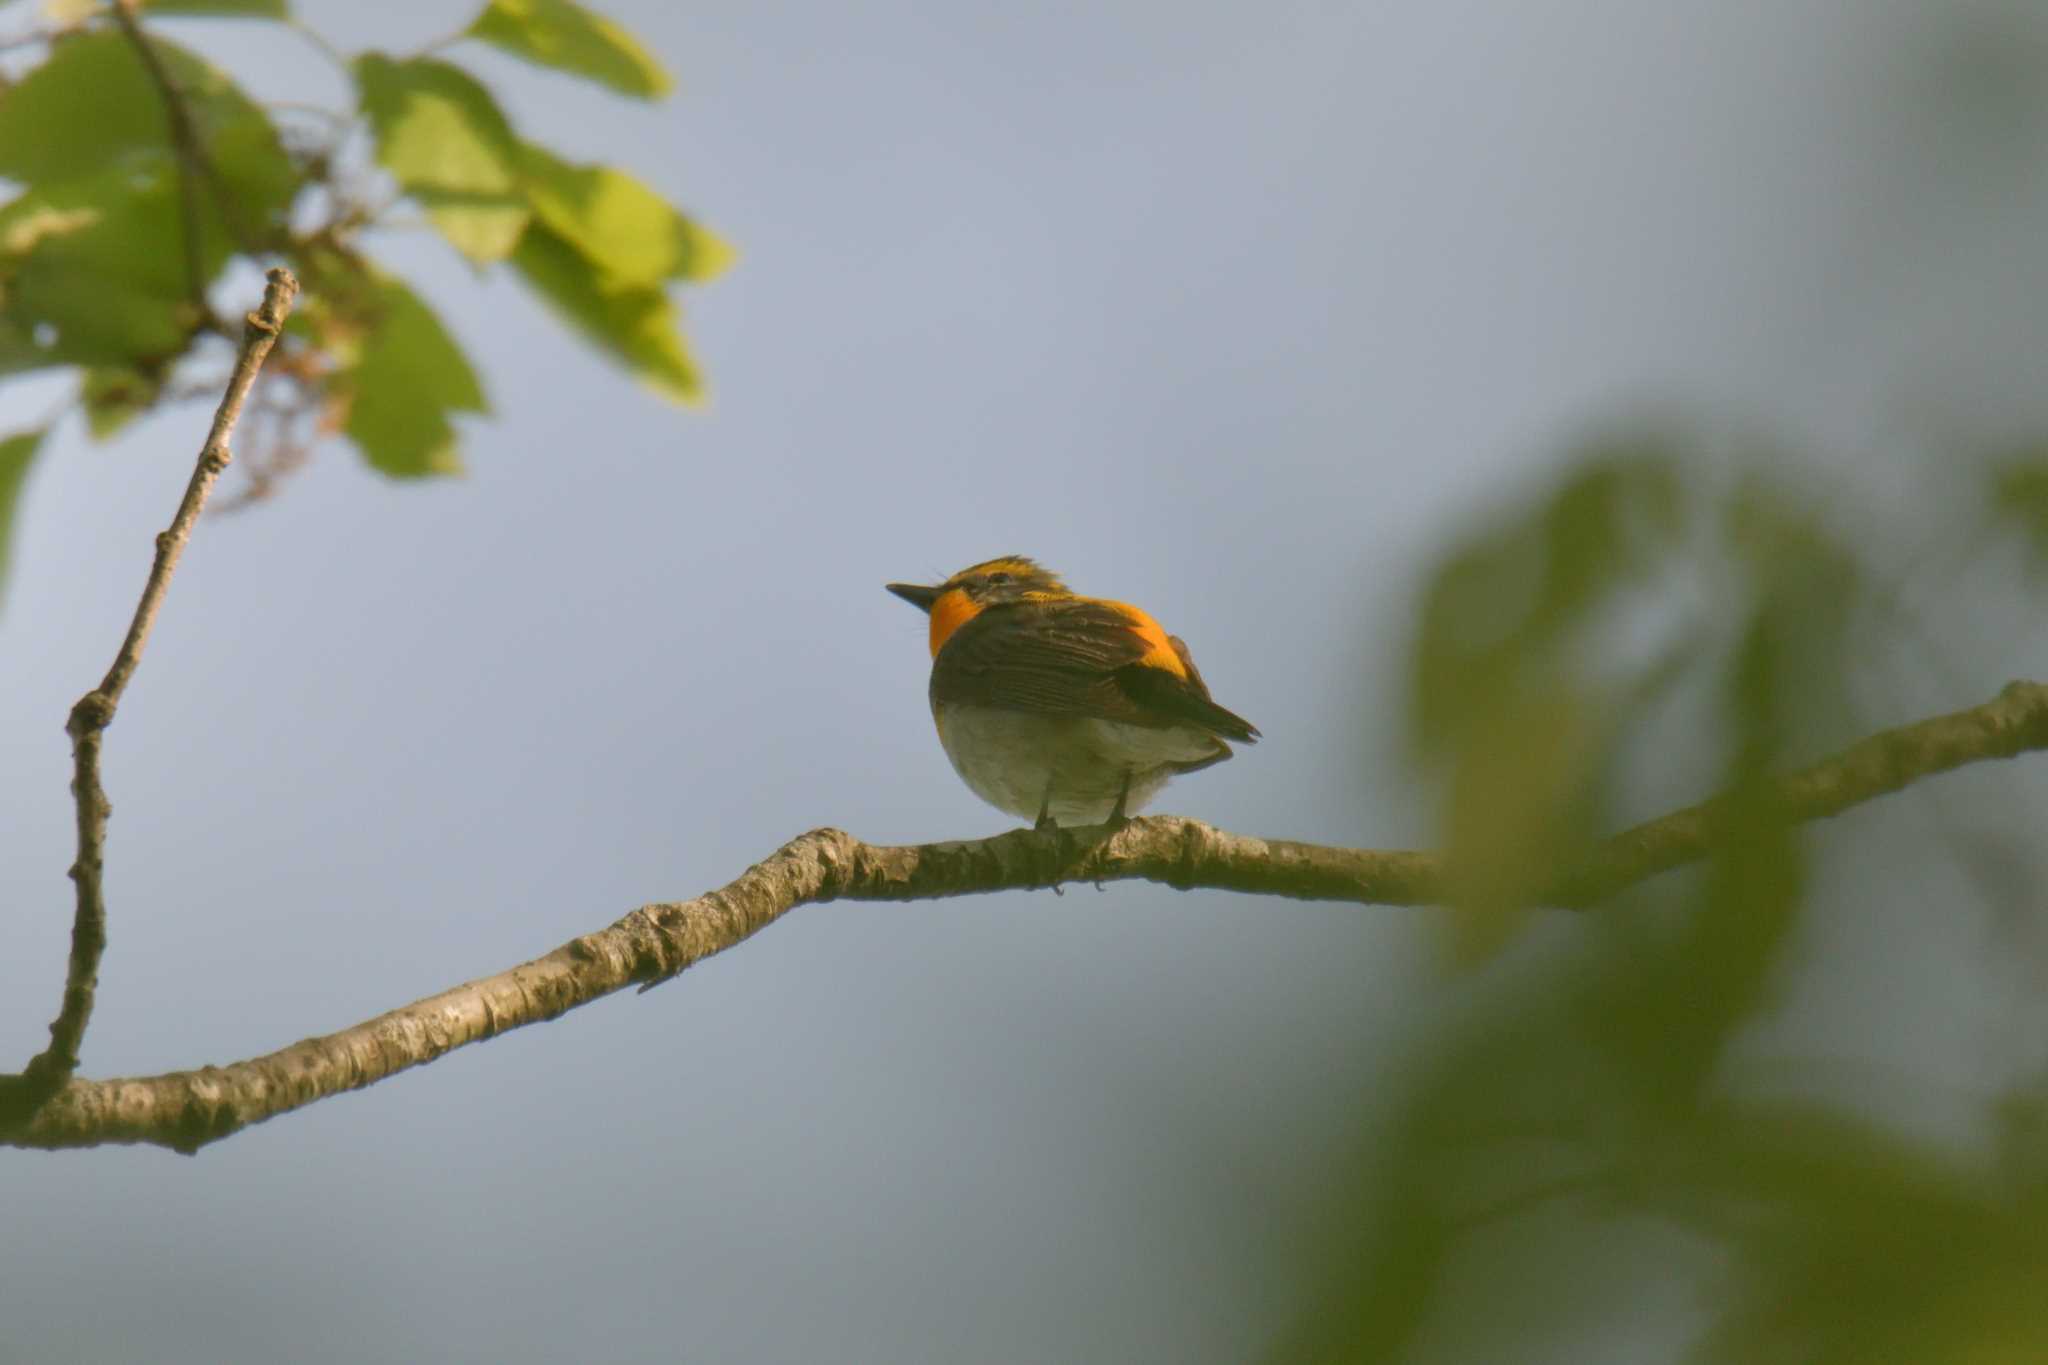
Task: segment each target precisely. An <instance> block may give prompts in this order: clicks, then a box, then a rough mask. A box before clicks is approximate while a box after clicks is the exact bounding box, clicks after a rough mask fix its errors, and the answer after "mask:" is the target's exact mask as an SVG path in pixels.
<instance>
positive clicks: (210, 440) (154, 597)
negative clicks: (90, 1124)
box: [0, 269, 299, 1117]
mask: <svg viewBox="0 0 2048 1365" xmlns="http://www.w3.org/2000/svg"><path fill="white" fill-rule="evenodd" d="M298 289H299V282H298V281H297V280H296V279H294V278H293V277H292V273H291V272H290V271H289V270H284V269H277V270H273V271H271V272H270V283H269V286H268V287H267V288H266V289H265V290H264V291H263V304H262V307H260V308H259V309H258V310H257V311H256V312H254V313H251V314H249V315H248V317H247V319H246V320H245V323H244V326H243V330H242V349H241V352H240V353H239V354H238V355H237V356H236V358H235V369H234V373H233V374H232V375H231V376H230V377H229V379H228V389H227V393H226V395H225V396H224V397H222V399H221V401H220V407H219V409H218V410H217V411H216V412H215V413H214V415H213V426H212V429H211V430H209V431H208V433H207V436H206V444H205V445H204V446H202V447H200V451H199V460H198V462H197V464H195V465H194V466H193V469H192V478H191V480H190V481H189V482H188V483H187V484H186V485H185V496H184V498H183V499H181V500H180V501H179V503H178V511H177V514H176V515H175V516H173V517H172V518H171V524H170V527H169V529H167V530H165V531H164V532H163V533H162V534H160V535H158V536H157V538H156V559H155V562H154V563H153V564H152V565H151V566H150V571H149V581H148V582H147V583H146V584H144V585H143V589H142V598H141V600H140V601H139V602H137V603H136V604H135V617H134V619H133V620H132V621H130V622H129V625H128V634H127V637H126V638H125V639H123V640H122V641H121V648H120V650H119V652H117V653H116V654H115V655H114V662H113V665H112V666H111V667H109V668H108V669H107V674H106V676H105V677H104V678H102V679H101V680H100V685H99V686H98V687H96V688H94V689H93V690H92V691H90V692H88V693H86V694H85V695H84V696H83V697H80V698H79V699H78V703H77V705H75V706H73V707H72V708H71V718H70V720H69V721H68V722H67V723H66V725H65V729H66V731H68V732H69V734H70V735H71V762H72V778H71V793H72V796H73V798H74V799H75V800H76V802H77V808H78V857H77V859H76V861H74V862H73V863H72V865H71V880H72V881H73V882H74V883H76V885H77V907H76V910H75V912H74V917H73V920H72V926H71V959H70V964H69V967H68V969H67V971H66V973H65V980H64V1004H63V1007H62V1009H61V1010H60V1011H59V1013H58V1015H57V1018H56V1020H55V1022H53V1023H52V1024H51V1025H50V1046H49V1047H48V1048H46V1049H45V1050H44V1051H42V1052H41V1053H39V1054H37V1055H36V1056H35V1057H34V1058H33V1059H32V1060H31V1061H30V1062H29V1064H28V1066H27V1067H26V1068H24V1069H23V1071H22V1074H21V1075H20V1076H18V1077H0V1117H4V1115H5V1114H6V1113H7V1112H8V1111H9V1109H10V1107H11V1106H18V1105H22V1104H26V1105H28V1106H33V1105H35V1104H38V1103H40V1102H41V1101H42V1100H44V1099H47V1098H48V1097H49V1096H50V1095H51V1094H54V1093H55V1092H56V1091H57V1090H59V1089H61V1088H62V1087H63V1086H64V1084H65V1083H66V1082H67V1081H69V1080H70V1079H71V1076H72V1074H73V1073H74V1072H75V1071H76V1070H77V1069H78V1049H79V1045H80V1044H81V1043H82V1042H83V1041H84V1038H85V1027H86V1024H87V1022H88V1021H89V1020H90V1019H91V1018H92V1007H93V995H94V991H95V990H96V988H97V986H98V982H99V964H100V954H101V953H102V952H103V951H104V950H105V948H106V944H107V905H106V896H105V891H104V888H103V886H102V880H101V874H102V870H103V850H104V847H105V844H106V837H107V817H108V815H109V814H110V813H111V811H112V807H111V806H110V805H109V804H108V802H107V794H106V792H105V790H104V789H102V787H101V786H100V736H101V734H102V733H103V732H104V731H105V730H106V728H107V726H108V725H110V724H112V723H113V719H114V710H115V708H116V707H118V706H119V705H120V703H121V694H122V693H123V692H125V691H126V690H127V688H128V681H129V679H131V678H133V677H134V676H135V668H136V665H137V664H139V663H140V662H141V661H142V650H143V647H144V646H145V645H146V644H148V643H149V632H150V628H151V627H152V626H154V625H155V624H156V617H157V612H158V611H159V610H160V609H161V608H162V607H163V601H164V594H165V593H166V592H167V591H168V590H169V588H170V585H171V574H172V573H173V572H174V571H175V570H176V569H177V567H178V559H179V557H180V556H181V555H182V554H183V553H184V550H185V542H186V541H187V540H189V539H190V538H191V535H192V526H193V523H194V522H196V521H197V520H198V519H199V513H200V509H201V508H203V507H204V506H205V505H206V496H207V494H208V492H210V491H211V490H212V488H213V485H214V481H215V480H216V479H218V478H219V477H220V473H221V471H222V470H223V469H226V468H227V466H228V461H229V460H230V459H231V458H232V456H231V455H230V453H229V450H228V441H229V438H230V437H232V436H233V435H234V430H235V423H236V421H237V420H238V419H239V418H240V417H241V415H242V406H243V404H244V403H245V402H247V400H248V397H249V389H250V386H251V385H253V384H254V383H255V382H256V374H257V371H259V370H260V369H262V368H263V359H264V357H265V356H267V355H269V354H270V348H271V346H272V345H273V344H275V342H276V341H277V338H278V334H279V333H280V332H281V331H282V330H283V328H284V320H285V318H286V317H287V316H288V315H289V314H290V313H291V310H292V299H293V297H294V296H295V295H296V294H297V293H298Z"/></svg>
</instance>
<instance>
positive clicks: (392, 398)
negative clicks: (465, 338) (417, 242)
mask: <svg viewBox="0 0 2048 1365" xmlns="http://www.w3.org/2000/svg"><path fill="white" fill-rule="evenodd" d="M377 285H378V294H379V298H378V306H379V312H378V316H377V317H376V319H375V320H374V321H373V322H372V324H371V327H370V330H369V333H368V335H367V336H366V337H364V339H363V342H362V346H361V350H360V355H359V357H358V359H357V361H356V364H355V366H354V367H353V368H352V369H350V370H349V371H348V372H347V373H345V374H343V375H341V376H339V377H338V379H337V386H338V387H339V388H340V389H342V390H343V391H344V392H346V393H348V394H349V410H348V423H347V426H346V427H345V428H344V430H345V431H346V432H347V433H348V437H349V439H350V440H352V441H354V442H355V443H356V446H357V448H358V449H360V450H361V451H362V452H363V458H365V459H367V460H368V461H369V462H370V464H371V466H372V467H373V468H376V469H380V470H382V471H383V472H384V473H386V474H390V475H394V476H396V477H398V478H419V477H421V476H424V475H429V474H459V473H461V472H462V460H461V457H460V456H459V455H458V454H457V453H456V449H455V427H454V425H453V424H452V423H451V422H450V421H449V420H448V414H449V413H451V412H484V411H487V405H486V403H485V402H484V395H483V389H482V388H481V387H480V386H479V385H478V384H477V379H476V372H475V371H474V370H472V369H470V367H469V361H468V359H467V358H466V357H464V355H463V354H462V350H461V348H460V347H458V346H457V345H456V344H455V339H454V338H453V337H451V336H449V335H448V333H447V331H446V330H445V329H444V328H443V327H442V326H441V320H440V319H439V318H437V317H435V316H434V312H433V310H432V309H430V308H428V307H427V306H426V304H424V303H422V302H421V301H420V299H419V296H418V295H416V294H414V293H413V292H412V290H410V289H408V288H406V287H405V285H403V284H401V283H399V282H398V281H397V280H394V279H390V278H382V279H379V280H378V282H377Z"/></svg>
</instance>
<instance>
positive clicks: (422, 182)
mask: <svg viewBox="0 0 2048 1365" xmlns="http://www.w3.org/2000/svg"><path fill="white" fill-rule="evenodd" d="M355 73H356V81H357V84H358V85H359V86H360V88H361V92H362V109H363V113H364V115H365V116H366V117H367V118H368V119H369V120H370V126H371V128H372V129H373V130H374V132H375V133H376V137H377V160H378V162H379V163H380V164H381V165H382V166H383V167H384V169H385V170H387V171H389V172H391V176H392V178H393V179H394V180H396V181H397V182H398V185H399V188H400V189H402V190H404V191H405V192H406V193H407V194H409V195H411V196H412V197H413V198H414V199H415V200H417V201H418V202H419V204H420V207H421V208H423V209H425V210H426V212H427V216H428V217H429V218H431V219H432V220H433V222H434V226H435V227H436V228H438V229H440V232H441V235H442V236H444V237H446V238H447V239H448V241H449V243H450V244H451V245H453V246H454V247H455V249H456V250H457V251H460V252H461V253H462V254H463V255H465V256H467V257H469V259H470V260H472V261H475V262H477V263H478V264H480V265H481V264H488V263H489V262H492V261H499V260H503V259H504V258H505V257H506V256H508V255H510V254H511V253H512V250H513V248H514V247H516V246H517V245H518V242H519V234H520V233H521V232H522V231H524V230H525V227H526V223H527V219H528V217H529V213H530V210H529V209H528V208H527V204H526V199H525V196H524V195H523V194H521V192H520V181H519V168H520V155H519V144H518V141H517V139H515V138H514V137H513V136H512V126H511V125H510V124H509V123H507V122H506V120H505V115H504V113H503V112H502V111H500V110H499V108H498V103H497V101H496V100H494V99H492V98H491V92H490V91H488V90H486V89H485V88H484V87H483V85H482V84H481V83H479V82H478V81H477V80H476V78H475V77H473V76H471V75H470V74H469V73H468V72H466V71H463V70H462V69H461V68H460V67H455V66H450V65H449V64H448V63H446V62H437V61H432V60H429V59H426V58H415V59H412V60H409V61H393V60H392V59H391V58H389V57H386V56H384V55H383V54H381V53H376V52H367V53H364V54H363V55H362V56H360V57H358V58H356V61H355Z"/></svg>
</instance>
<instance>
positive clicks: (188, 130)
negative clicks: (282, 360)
mask: <svg viewBox="0 0 2048 1365" xmlns="http://www.w3.org/2000/svg"><path fill="white" fill-rule="evenodd" d="M137 3H138V0H114V3H113V6H112V9H113V14H114V22H115V23H117V24H119V25H120V26H121V32H122V33H123V34H125V35H126V36H127V38H128V41H129V43H130V44H131V45H133V47H134V48H135V51H136V54H137V55H138V56H139V57H141V59H142V65H143V68H144V69H145V70H146V71H148V72H149V78H150V80H151V82H152V83H154V84H155V86H156V89H157V94H158V95H159V96H160V97H161V98H162V100H163V104H164V115H165V118H166V119H167V120H168V121H169V123H170V128H171V146H172V147H173V149H175V151H176V152H177V157H178V199H179V205H180V208H181V210H182V211H183V214H184V227H185V266H186V269H187V270H188V271H189V272H190V273H191V275H192V277H193V281H194V284H193V288H194V291H195V294H196V297H195V299H194V302H195V303H196V304H197V305H198V308H199V313H200V316H201V317H202V318H211V317H212V310H211V308H210V306H209V305H208V303H207V301H206V280H205V279H204V278H203V276H204V273H205V267H204V256H203V255H202V252H201V247H202V238H201V236H200V234H201V232H202V231H203V230H204V226H205V225H204V222H203V221H202V219H201V215H200V211H199V188H198V187H199V184H200V183H201V182H204V183H205V185H206V188H207V190H208V192H209V193H211V194H212V196H213V202H214V207H215V208H217V209H219V210H220V216H221V221H222V222H224V223H226V224H227V228H228V231H229V232H230V233H232V234H233V235H234V238H235V241H236V242H237V243H238V244H239V245H240V246H241V248H242V249H243V250H244V251H247V252H250V253H252V254H253V253H255V252H257V251H260V250H261V249H262V247H263V243H262V242H260V241H259V240H257V234H256V233H255V232H254V231H253V230H252V229H251V227H250V225H249V223H248V221H247V220H246V219H244V218H243V217H242V211H241V206H240V205H239V204H237V203H236V202H235V198H234V196H233V195H232V194H230V193H229V192H228V187H227V185H226V183H225V182H224V181H222V179H221V178H220V173H219V171H218V170H217V169H216V168H215V166H214V164H213V158H212V157H210V156H209V155H208V154H207V151H206V140H205V139H204V138H202V137H201V136H200V135H199V129H198V126H197V125H195V124H194V123H193V122H192V109H191V106H190V105H188V104H187V103H186V102H185V96H184V93H183V92H182V91H180V90H179V89H178V84H177V82H176V81H175V80H173V79H172V78H171V72H170V68H169V67H167V66H165V65H164V62H163V58H162V57H161V56H159V55H158V53H157V50H156V45H155V44H154V43H153V42H151V41H150V38H149V35H148V34H146V33H144V32H143V31H142V24H141V23H140V21H138V20H137V19H136V17H135V10H136V7H137Z"/></svg>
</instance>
